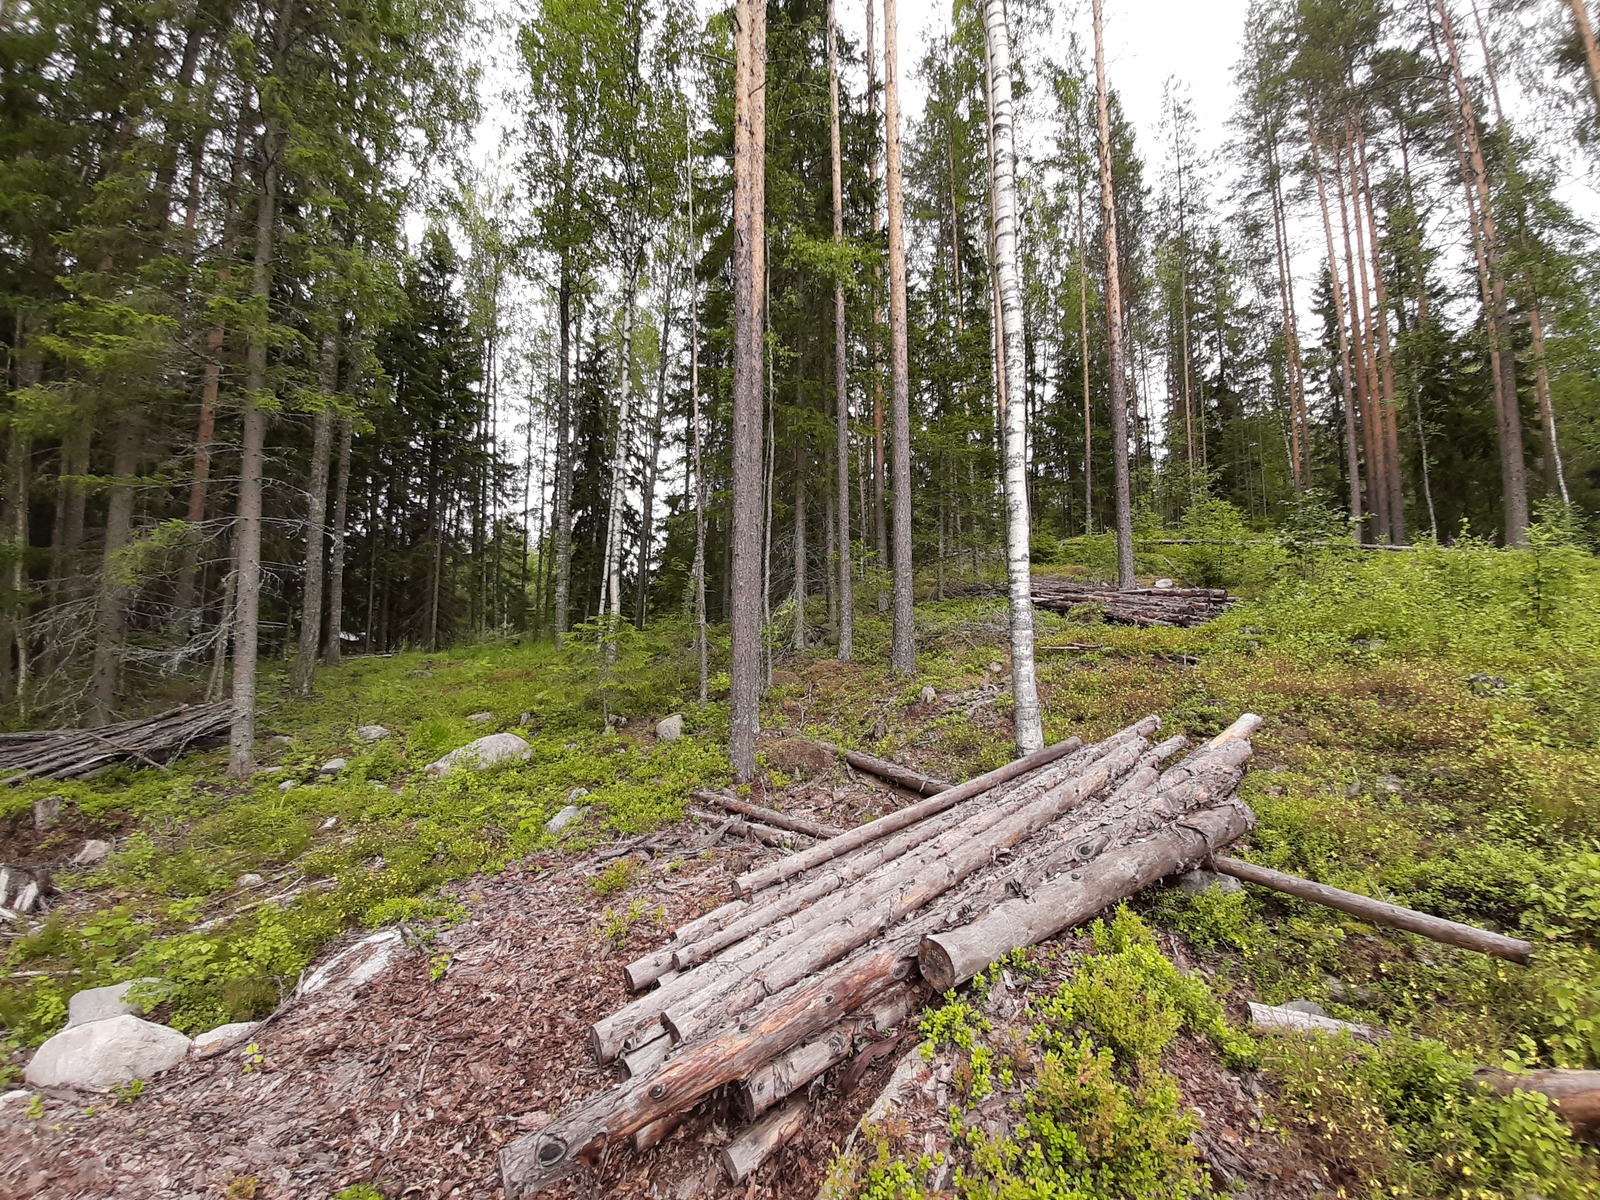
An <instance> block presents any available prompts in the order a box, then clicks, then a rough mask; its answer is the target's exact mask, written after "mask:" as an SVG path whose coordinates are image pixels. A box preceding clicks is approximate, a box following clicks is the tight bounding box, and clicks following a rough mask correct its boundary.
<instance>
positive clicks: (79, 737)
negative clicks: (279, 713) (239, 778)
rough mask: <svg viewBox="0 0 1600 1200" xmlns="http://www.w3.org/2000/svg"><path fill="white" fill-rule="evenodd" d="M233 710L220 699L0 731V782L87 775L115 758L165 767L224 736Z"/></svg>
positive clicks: (226, 702) (75, 777)
mask: <svg viewBox="0 0 1600 1200" xmlns="http://www.w3.org/2000/svg"><path fill="white" fill-rule="evenodd" d="M232 710H233V706H232V704H230V703H229V702H228V701H222V702H220V703H217V704H196V705H185V706H183V707H181V708H174V709H172V710H170V711H168V712H164V713H162V714H161V715H159V716H155V717H147V718H145V719H144V720H140V721H122V722H119V723H118V724H115V725H102V726H101V727H100V728H98V729H39V730H31V731H29V732H25V733H0V777H3V778H0V782H4V783H23V782H26V781H27V780H29V779H87V778H89V777H91V776H93V775H97V774H99V773H100V772H101V771H104V770H105V769H107V768H108V767H111V766H114V765H116V764H117V763H131V764H133V765H135V766H141V767H164V766H166V765H167V764H168V763H170V762H171V761H172V760H173V759H175V758H177V757H178V755H180V754H182V753H183V752H184V751H185V750H187V749H189V748H190V747H191V746H195V745H200V744H203V743H206V742H211V741H215V740H216V739H218V738H221V737H223V736H225V735H226V734H227V732H228V722H229V721H230V720H231V719H232Z"/></svg>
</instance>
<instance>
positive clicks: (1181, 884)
mask: <svg viewBox="0 0 1600 1200" xmlns="http://www.w3.org/2000/svg"><path fill="white" fill-rule="evenodd" d="M1174 886H1176V887H1177V889H1178V890H1179V891H1180V892H1182V893H1184V895H1186V896H1203V895H1204V894H1205V893H1207V892H1223V893H1229V892H1242V891H1244V884H1242V883H1240V882H1239V881H1238V880H1237V879H1235V878H1234V877H1233V876H1232V875H1219V874H1218V873H1217V872H1216V871H1207V870H1205V869H1204V868H1202V867H1196V868H1195V869H1194V870H1192V871H1185V872H1184V873H1183V874H1182V875H1179V876H1178V878H1177V880H1176V882H1175V884H1174Z"/></svg>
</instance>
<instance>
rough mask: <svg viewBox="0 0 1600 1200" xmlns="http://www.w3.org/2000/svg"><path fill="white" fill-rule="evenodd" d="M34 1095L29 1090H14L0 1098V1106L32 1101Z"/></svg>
mask: <svg viewBox="0 0 1600 1200" xmlns="http://www.w3.org/2000/svg"><path fill="white" fill-rule="evenodd" d="M32 1096H33V1093H32V1092H30V1091H29V1090H28V1089H27V1088H14V1089H13V1090H11V1091H9V1092H7V1093H6V1094H5V1095H3V1096H0V1104H16V1103H18V1102H19V1101H22V1100H28V1099H31V1098H32Z"/></svg>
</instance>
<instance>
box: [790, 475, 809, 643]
mask: <svg viewBox="0 0 1600 1200" xmlns="http://www.w3.org/2000/svg"><path fill="white" fill-rule="evenodd" d="M790 599H791V600H792V601H793V603H794V649H795V653H797V654H801V653H804V652H805V648H806V476H805V471H804V470H797V471H796V472H795V476H794V591H793V593H792V594H791V596H790Z"/></svg>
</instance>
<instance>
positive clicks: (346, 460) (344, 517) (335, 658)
mask: <svg viewBox="0 0 1600 1200" xmlns="http://www.w3.org/2000/svg"><path fill="white" fill-rule="evenodd" d="M351 425H352V422H351V420H350V418H349V417H344V418H341V419H340V421H339V467H338V470H337V472H336V473H335V477H334V483H333V528H332V530H331V531H330V532H331V534H332V540H331V543H330V545H329V548H328V632H327V636H326V637H325V638H324V640H323V643H322V661H323V662H324V663H326V664H327V665H328V666H330V667H337V666H338V665H339V656H340V655H341V654H342V653H343V651H344V640H343V634H344V555H345V539H346V531H347V529H348V526H349V517H350V440H351V436H352V433H353V432H354V431H353V429H352V428H351ZM369 532H370V531H369ZM524 558H526V555H524ZM371 635H372V626H371V625H368V626H367V636H368V639H369V646H368V649H371V646H370V638H371Z"/></svg>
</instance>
